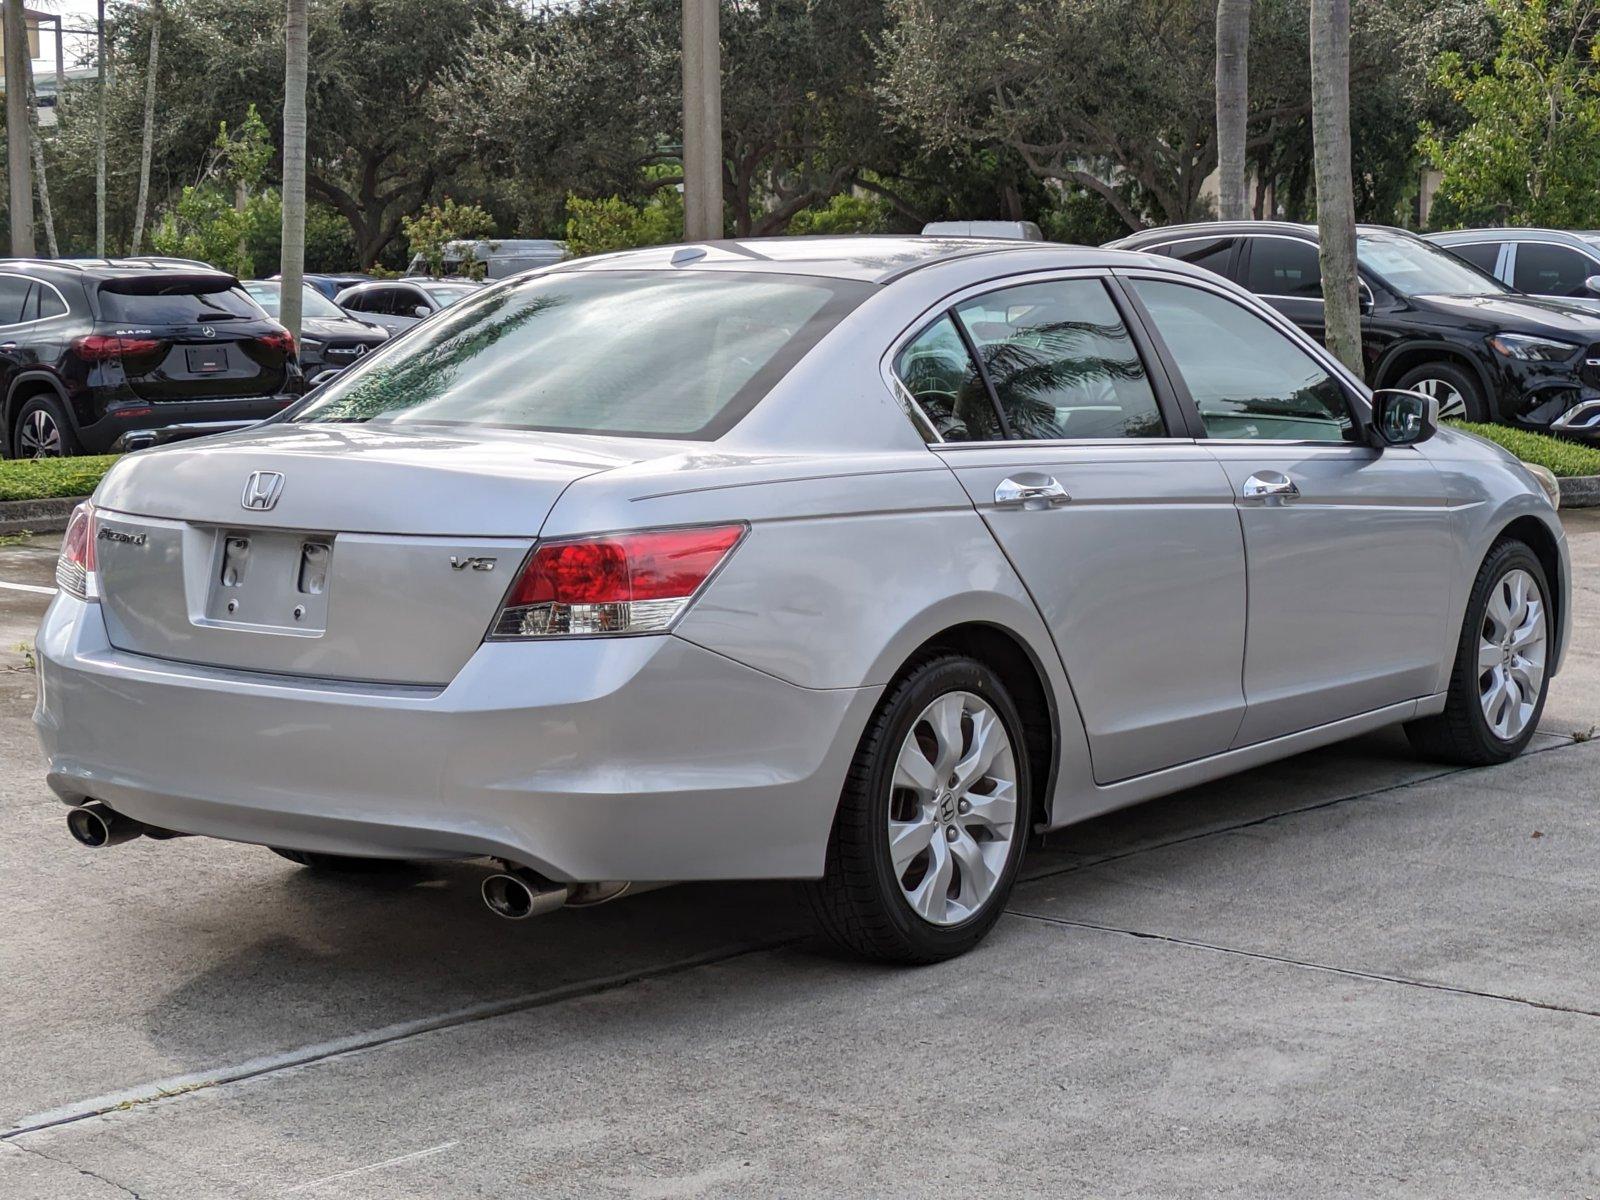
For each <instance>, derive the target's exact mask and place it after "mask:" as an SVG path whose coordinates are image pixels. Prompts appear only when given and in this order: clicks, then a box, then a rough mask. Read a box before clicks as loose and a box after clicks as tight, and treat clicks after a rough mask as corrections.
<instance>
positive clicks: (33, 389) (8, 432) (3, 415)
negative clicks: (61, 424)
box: [0, 371, 77, 456]
mask: <svg viewBox="0 0 1600 1200" xmlns="http://www.w3.org/2000/svg"><path fill="white" fill-rule="evenodd" d="M41 395H52V396H54V397H55V398H56V400H57V401H59V402H60V405H61V411H62V412H63V413H64V414H65V415H66V418H67V422H68V423H69V424H71V425H74V426H75V425H76V424H77V417H76V416H75V415H74V413H73V411H72V405H70V404H68V403H67V393H66V391H65V389H63V388H62V386H61V381H60V380H58V379H57V378H56V377H55V376H54V375H52V374H50V372H48V371H22V372H19V373H18V374H17V376H16V378H14V379H13V380H12V381H11V386H10V387H8V388H7V389H6V398H5V405H4V407H3V408H0V449H4V450H5V452H6V454H7V455H8V456H9V455H11V454H13V453H15V445H16V431H17V416H18V414H20V413H21V412H22V406H23V405H24V404H26V403H27V402H28V401H29V400H31V399H33V398H34V397H35V396H41ZM73 432H74V433H76V432H77V430H76V429H74V430H73Z"/></svg>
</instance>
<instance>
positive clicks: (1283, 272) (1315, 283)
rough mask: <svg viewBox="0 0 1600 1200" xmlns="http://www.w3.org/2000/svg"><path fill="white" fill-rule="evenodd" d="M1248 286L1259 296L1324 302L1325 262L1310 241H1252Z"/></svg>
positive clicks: (1265, 238)
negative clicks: (1323, 278) (1319, 257)
mask: <svg viewBox="0 0 1600 1200" xmlns="http://www.w3.org/2000/svg"><path fill="white" fill-rule="evenodd" d="M1245 287H1246V288H1247V289H1249V290H1250V291H1252V292H1254V293H1255V294H1256V295H1258V296H1279V297H1285V298H1289V299H1294V300H1321V299H1322V263H1321V262H1320V261H1318V258H1317V248H1316V247H1315V246H1313V245H1312V244H1311V243H1310V242H1301V241H1295V240H1292V239H1290V238H1275V237H1258V238H1251V239H1250V269H1249V271H1248V272H1247V274H1246V277H1245Z"/></svg>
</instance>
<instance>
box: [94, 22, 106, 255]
mask: <svg viewBox="0 0 1600 1200" xmlns="http://www.w3.org/2000/svg"><path fill="white" fill-rule="evenodd" d="M94 38H95V54H94V62H95V105H96V109H95V116H94V252H95V254H96V255H97V256H99V257H100V258H104V257H105V256H106V0H98V3H97V5H96V13H95V23H94Z"/></svg>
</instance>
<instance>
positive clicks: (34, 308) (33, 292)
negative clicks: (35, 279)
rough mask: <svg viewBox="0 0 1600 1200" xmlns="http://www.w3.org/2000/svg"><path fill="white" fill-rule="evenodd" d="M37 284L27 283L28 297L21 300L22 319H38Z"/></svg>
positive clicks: (38, 289)
mask: <svg viewBox="0 0 1600 1200" xmlns="http://www.w3.org/2000/svg"><path fill="white" fill-rule="evenodd" d="M39 291H40V288H39V285H38V284H37V283H30V284H29V285H28V298H27V299H26V300H24V301H23V302H22V319H23V320H24V321H37V320H38V319H39Z"/></svg>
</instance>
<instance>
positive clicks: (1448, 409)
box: [1410, 379, 1467, 420]
mask: <svg viewBox="0 0 1600 1200" xmlns="http://www.w3.org/2000/svg"><path fill="white" fill-rule="evenodd" d="M1410 390H1411V391H1413V392H1421V393H1422V394H1423V395H1424V396H1432V397H1433V398H1434V399H1435V400H1437V401H1438V402H1439V416H1440V417H1443V418H1455V419H1457V420H1464V419H1465V418H1466V416H1467V398H1466V397H1465V396H1463V395H1462V394H1461V389H1460V388H1458V387H1456V386H1455V385H1454V384H1453V383H1451V382H1450V381H1449V380H1447V379H1419V380H1417V382H1415V383H1413V384H1412V385H1411V388H1410Z"/></svg>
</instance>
